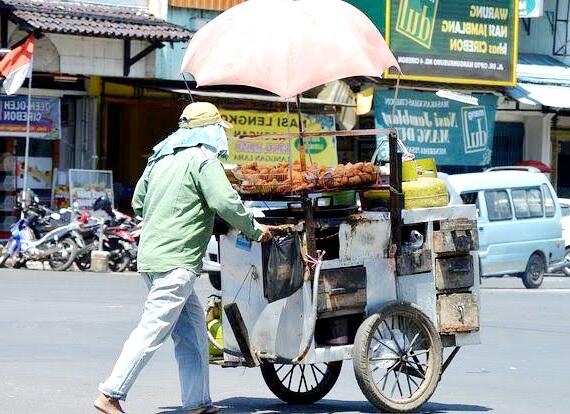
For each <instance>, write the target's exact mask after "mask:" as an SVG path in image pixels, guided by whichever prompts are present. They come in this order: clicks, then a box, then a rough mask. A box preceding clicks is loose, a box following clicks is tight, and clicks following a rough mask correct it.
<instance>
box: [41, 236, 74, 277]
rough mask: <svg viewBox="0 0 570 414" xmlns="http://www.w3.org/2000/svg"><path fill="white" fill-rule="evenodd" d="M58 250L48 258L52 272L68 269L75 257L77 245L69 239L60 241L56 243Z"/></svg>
mask: <svg viewBox="0 0 570 414" xmlns="http://www.w3.org/2000/svg"><path fill="white" fill-rule="evenodd" d="M57 247H58V250H57V251H56V252H54V253H52V254H50V255H49V256H48V258H47V259H48V262H49V265H50V267H51V268H52V270H55V271H63V270H67V269H69V267H71V265H72V264H73V261H74V260H75V256H76V255H77V249H78V248H77V244H75V242H74V241H73V240H71V239H70V238H65V239H61V240H60V241H59V242H58V243H57Z"/></svg>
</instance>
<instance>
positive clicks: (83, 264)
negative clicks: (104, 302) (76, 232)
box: [75, 197, 138, 272]
mask: <svg viewBox="0 0 570 414" xmlns="http://www.w3.org/2000/svg"><path fill="white" fill-rule="evenodd" d="M93 210H94V211H104V212H106V213H107V217H106V218H101V217H96V216H89V215H86V214H84V215H83V216H82V218H80V221H82V223H83V226H82V229H83V230H82V233H81V234H82V237H83V239H84V242H85V248H84V249H82V251H81V252H80V254H78V256H77V258H76V260H75V263H76V265H77V267H78V268H79V269H80V270H84V271H85V270H89V269H90V267H91V252H92V251H93V250H97V249H99V248H101V247H102V248H103V250H105V251H108V252H109V269H110V270H111V271H113V272H124V271H125V270H127V269H128V268H129V267H130V266H131V264H132V263H134V266H136V257H137V241H136V239H135V237H134V236H133V235H132V234H131V231H132V230H133V229H134V228H135V227H136V225H137V223H138V222H137V221H136V219H132V218H131V217H130V216H128V215H126V214H123V213H120V212H118V211H116V210H113V209H112V208H111V202H110V201H109V200H108V198H106V197H100V198H98V199H97V200H96V201H95V203H94V204H93ZM90 220H91V222H94V224H88V223H89V222H90ZM101 237H102V242H101V241H100V239H101Z"/></svg>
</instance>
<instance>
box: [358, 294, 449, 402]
mask: <svg viewBox="0 0 570 414" xmlns="http://www.w3.org/2000/svg"><path fill="white" fill-rule="evenodd" d="M395 311H397V312H398V313H404V314H409V316H411V317H412V318H415V319H417V320H418V323H419V324H420V325H423V326H424V327H425V328H427V329H426V330H427V332H428V334H429V336H430V340H431V342H432V347H433V348H434V351H433V352H430V356H429V358H430V367H433V368H432V370H431V371H430V378H429V379H427V378H426V381H429V382H428V385H427V387H426V388H425V389H424V391H423V392H422V393H421V394H420V395H418V396H417V397H415V398H414V400H413V401H411V402H408V403H395V402H394V401H391V400H389V399H388V398H386V397H384V396H383V395H382V393H381V392H379V391H378V389H377V388H376V384H375V383H374V377H373V376H372V375H371V373H370V368H369V364H368V350H369V348H370V342H371V340H372V335H373V334H374V332H375V330H376V328H377V326H378V325H379V324H380V323H381V321H382V319H383V318H384V317H385V316H386V315H389V314H391V313H392V312H395ZM352 354H353V355H352V358H353V359H352V362H353V365H354V374H355V376H356V381H357V382H358V386H359V387H360V389H361V391H362V393H363V394H364V396H365V397H366V398H367V399H368V401H370V403H372V405H374V406H375V407H376V408H378V409H379V410H381V411H385V412H390V413H408V412H413V411H416V410H417V409H418V408H419V407H421V406H422V405H423V404H425V403H426V402H427V401H428V400H429V399H430V398H431V396H432V395H433V393H434V391H435V389H436V387H437V384H438V383H439V380H440V378H441V366H442V359H443V347H442V345H441V338H440V336H439V333H438V332H437V331H436V329H435V326H434V325H433V323H432V322H431V321H430V319H429V318H428V317H427V316H426V314H425V313H423V312H422V311H421V310H420V309H419V308H418V307H417V306H415V305H412V304H410V303H407V302H402V301H398V302H391V303H389V304H387V305H386V306H384V307H383V308H382V309H380V311H379V312H378V313H375V314H374V315H372V316H370V317H368V318H367V319H366V320H365V321H364V322H362V324H361V325H360V327H359V328H358V331H357V333H356V338H355V340H354V348H353V352H352Z"/></svg>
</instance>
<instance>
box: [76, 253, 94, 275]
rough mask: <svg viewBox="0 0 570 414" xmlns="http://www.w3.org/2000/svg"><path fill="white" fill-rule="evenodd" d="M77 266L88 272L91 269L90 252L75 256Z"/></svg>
mask: <svg viewBox="0 0 570 414" xmlns="http://www.w3.org/2000/svg"><path fill="white" fill-rule="evenodd" d="M84 256H85V257H84ZM75 266H77V268H78V269H79V270H81V271H82V272H87V271H88V270H89V269H91V257H90V256H89V254H88V253H85V254H84V255H83V256H81V257H77V258H75Z"/></svg>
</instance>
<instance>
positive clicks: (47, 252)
mask: <svg viewBox="0 0 570 414" xmlns="http://www.w3.org/2000/svg"><path fill="white" fill-rule="evenodd" d="M60 220H61V215H60V214H59V213H56V212H53V211H51V210H49V209H48V208H47V207H45V206H42V205H41V203H40V202H39V199H38V198H37V197H36V196H34V197H33V202H32V203H30V204H29V205H27V206H25V207H24V208H23V209H22V218H21V219H20V220H18V221H17V222H16V223H14V224H13V225H12V226H10V233H11V237H10V240H9V242H8V245H7V248H6V251H4V252H3V254H2V256H1V257H0V266H4V265H5V263H6V261H7V260H8V258H9V257H13V258H14V267H22V266H24V265H25V264H26V262H28V261H44V260H47V261H48V263H49V264H50V266H51V268H52V269H53V270H57V271H62V270H67V269H68V268H69V267H70V266H71V265H72V264H73V262H74V260H75V256H76V254H77V251H78V250H79V248H80V246H79V245H78V243H77V242H79V243H82V239H81V236H80V235H79V232H78V230H79V223H77V222H70V223H68V224H65V225H56V224H54V223H53V222H59V221H60Z"/></svg>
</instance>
